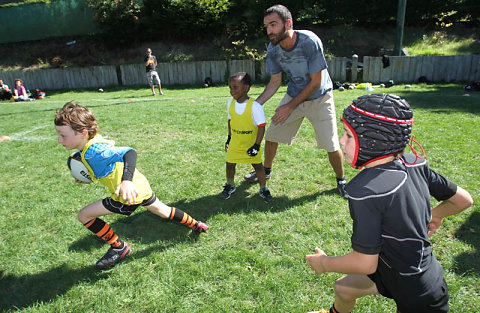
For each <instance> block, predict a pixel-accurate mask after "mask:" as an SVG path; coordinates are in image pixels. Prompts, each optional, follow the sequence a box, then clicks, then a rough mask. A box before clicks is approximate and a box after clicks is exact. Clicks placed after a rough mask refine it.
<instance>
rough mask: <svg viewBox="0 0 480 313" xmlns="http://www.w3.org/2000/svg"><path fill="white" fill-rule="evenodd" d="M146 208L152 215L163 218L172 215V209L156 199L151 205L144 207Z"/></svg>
mask: <svg viewBox="0 0 480 313" xmlns="http://www.w3.org/2000/svg"><path fill="white" fill-rule="evenodd" d="M146 208H147V210H149V211H150V212H152V213H153V214H155V215H158V216H160V217H163V218H170V214H171V213H172V208H171V207H169V206H168V205H166V204H165V203H163V202H162V201H160V200H158V198H157V199H156V200H155V202H153V203H152V204H151V205H149V206H146Z"/></svg>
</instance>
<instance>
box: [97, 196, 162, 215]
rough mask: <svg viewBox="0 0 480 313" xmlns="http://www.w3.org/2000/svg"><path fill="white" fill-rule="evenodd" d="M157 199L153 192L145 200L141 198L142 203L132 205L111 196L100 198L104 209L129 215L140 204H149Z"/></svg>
mask: <svg viewBox="0 0 480 313" xmlns="http://www.w3.org/2000/svg"><path fill="white" fill-rule="evenodd" d="M155 200H157V196H155V193H153V194H152V196H151V197H150V198H148V199H147V200H143V201H142V203H137V204H133V205H128V204H123V203H121V202H118V201H115V200H113V199H112V198H110V197H108V198H105V199H103V200H102V204H103V206H104V207H105V209H107V210H109V211H110V212H113V213H118V214H122V215H130V214H132V213H133V212H134V211H135V210H136V209H137V208H138V207H139V206H140V205H141V206H148V205H151V204H153V203H154V202H155Z"/></svg>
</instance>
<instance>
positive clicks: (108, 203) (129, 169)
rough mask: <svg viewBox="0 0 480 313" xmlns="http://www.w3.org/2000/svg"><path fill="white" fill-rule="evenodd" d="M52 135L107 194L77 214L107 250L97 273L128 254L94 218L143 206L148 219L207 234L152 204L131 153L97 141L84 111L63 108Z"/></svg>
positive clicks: (173, 210) (95, 128) (197, 225)
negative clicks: (160, 219)
mask: <svg viewBox="0 0 480 313" xmlns="http://www.w3.org/2000/svg"><path fill="white" fill-rule="evenodd" d="M55 130H56V131H57V133H58V142H59V143H60V144H62V145H63V146H64V147H65V148H66V149H67V150H72V149H78V150H80V151H81V158H82V163H83V164H84V165H85V166H86V167H87V169H88V172H89V174H90V177H91V179H92V181H94V182H95V181H99V182H100V183H101V184H102V185H104V186H106V187H107V188H108V190H109V191H110V193H111V195H110V197H107V198H105V199H103V200H98V201H96V202H94V203H92V204H89V205H87V206H86V207H84V208H83V209H81V210H80V212H78V219H79V221H80V222H81V223H82V224H83V225H84V226H85V227H87V228H88V229H89V230H90V231H92V232H93V233H94V234H96V235H97V236H98V237H100V238H101V239H103V240H104V241H105V242H107V243H108V244H110V246H111V247H110V249H109V250H108V251H107V253H106V254H105V255H104V256H103V257H102V258H101V259H100V260H98V262H97V264H96V266H97V268H99V269H107V268H111V267H113V266H115V264H116V263H118V262H120V261H121V260H122V259H124V258H125V257H127V256H129V255H130V253H131V249H130V246H129V245H128V243H126V242H124V241H121V240H120V239H119V237H118V235H117V234H116V233H115V232H114V231H113V230H112V229H111V228H110V226H109V225H108V224H107V223H105V222H104V221H103V220H102V219H100V218H99V217H100V216H104V215H109V214H113V213H117V214H122V215H127V216H128V215H130V214H132V213H133V212H134V211H135V210H136V209H137V208H138V207H139V206H144V207H146V208H147V210H149V211H150V212H152V213H153V214H156V215H158V216H161V217H163V218H168V219H170V220H174V221H177V222H179V223H182V224H185V225H186V226H188V227H190V228H191V229H192V230H193V231H196V232H206V231H207V229H208V226H207V225H205V224H204V223H202V222H200V221H197V220H195V219H194V218H192V217H191V216H190V215H188V214H187V213H185V212H183V211H182V210H179V209H177V208H174V207H169V206H167V205H165V204H164V203H162V202H161V201H160V200H158V199H157V197H156V196H155V193H154V192H153V191H152V189H151V188H150V184H149V183H148V180H147V179H146V178H145V176H143V175H142V173H140V172H139V171H138V170H137V169H136V168H135V167H136V163H137V152H136V151H135V150H134V149H132V148H129V147H115V146H114V144H115V142H114V141H112V140H106V139H104V138H103V137H102V136H100V135H99V134H98V133H97V132H98V125H97V120H96V118H95V116H94V115H93V114H92V112H91V111H90V110H89V109H87V108H86V107H83V106H81V105H77V104H73V103H71V102H68V103H66V104H65V105H64V106H63V108H62V109H61V110H58V111H57V113H56V115H55ZM77 182H80V181H78V180H77Z"/></svg>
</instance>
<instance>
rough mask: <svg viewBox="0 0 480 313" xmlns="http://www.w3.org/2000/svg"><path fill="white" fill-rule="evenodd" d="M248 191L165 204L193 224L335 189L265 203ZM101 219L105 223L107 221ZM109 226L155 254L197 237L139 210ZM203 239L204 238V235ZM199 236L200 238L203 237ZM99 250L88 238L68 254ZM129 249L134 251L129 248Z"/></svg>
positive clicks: (282, 206) (242, 187)
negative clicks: (227, 196)
mask: <svg viewBox="0 0 480 313" xmlns="http://www.w3.org/2000/svg"><path fill="white" fill-rule="evenodd" d="M250 188H255V191H257V189H258V184H250V183H248V182H242V183H241V184H239V185H237V190H236V191H235V193H234V194H232V196H231V198H230V199H228V200H224V199H222V198H220V196H219V194H215V195H209V196H205V197H201V198H197V199H194V200H192V201H188V200H186V199H185V200H183V199H182V200H180V201H177V202H174V203H167V204H168V205H169V206H174V207H177V208H179V209H181V210H182V211H184V212H186V213H188V214H190V215H191V216H192V217H193V218H195V219H196V220H199V221H204V222H207V221H208V220H209V219H210V217H211V216H214V215H216V214H236V213H239V212H242V213H249V212H253V211H256V212H281V211H285V210H288V208H290V207H295V206H297V205H301V204H302V203H306V202H311V201H314V200H315V199H316V198H317V197H319V196H321V195H338V193H337V190H336V189H331V190H326V191H322V192H318V193H315V194H310V195H305V196H301V197H298V198H289V197H288V196H286V195H282V196H279V197H275V201H274V202H270V203H266V202H265V201H264V200H263V199H262V198H261V197H260V196H259V195H258V193H257V192H256V193H255V195H254V196H253V197H250V193H249V192H248V189H250ZM338 197H340V195H338ZM160 200H161V199H160ZM103 219H104V220H105V221H106V222H107V223H109V222H108V219H109V218H108V217H105V218H103ZM78 224H79V227H81V225H80V223H78ZM109 225H110V226H111V227H112V229H113V230H114V231H115V232H116V233H117V234H118V235H119V236H120V239H125V240H127V241H128V240H129V239H130V240H132V239H133V240H134V241H138V242H142V243H144V244H151V243H155V244H157V245H155V246H154V249H156V250H157V251H159V250H160V251H163V250H165V249H167V248H169V247H171V246H174V245H176V244H178V243H183V242H195V241H196V238H197V236H198V234H197V233H192V231H191V230H190V228H188V227H186V226H184V225H182V224H180V223H176V222H173V221H170V220H167V219H163V218H161V217H159V216H157V215H155V214H152V213H150V212H149V211H148V210H146V209H144V208H142V207H139V208H138V209H137V211H136V212H135V213H134V214H133V215H131V216H129V217H127V216H125V217H122V218H120V219H118V220H117V221H115V222H113V223H109ZM85 231H86V232H88V230H87V229H85ZM208 231H209V232H211V231H215V229H212V228H210V229H209V230H208ZM206 235H207V236H208V233H207V234H206ZM201 236H203V234H202V235H201ZM102 247H105V251H106V250H107V245H106V244H105V243H104V241H103V240H101V239H99V238H98V237H96V236H94V235H93V234H92V235H91V236H86V237H84V238H82V239H80V240H77V241H75V242H74V243H72V244H71V245H70V248H69V250H70V251H90V250H92V249H101V248H102ZM132 249H133V250H134V248H133V247H132ZM103 253H104V252H103V251H102V252H99V255H98V258H100V257H101V256H102V255H103ZM150 253H151V251H150V252H146V251H135V257H139V258H141V257H145V256H148V255H149V254H150Z"/></svg>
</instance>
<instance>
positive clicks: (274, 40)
mask: <svg viewBox="0 0 480 313" xmlns="http://www.w3.org/2000/svg"><path fill="white" fill-rule="evenodd" d="M287 37H288V32H287V30H286V28H285V25H283V29H282V32H281V33H280V34H274V37H273V38H269V39H270V42H271V43H272V44H273V45H275V46H276V45H278V44H279V43H280V42H281V41H282V40H283V39H285V38H287Z"/></svg>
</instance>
